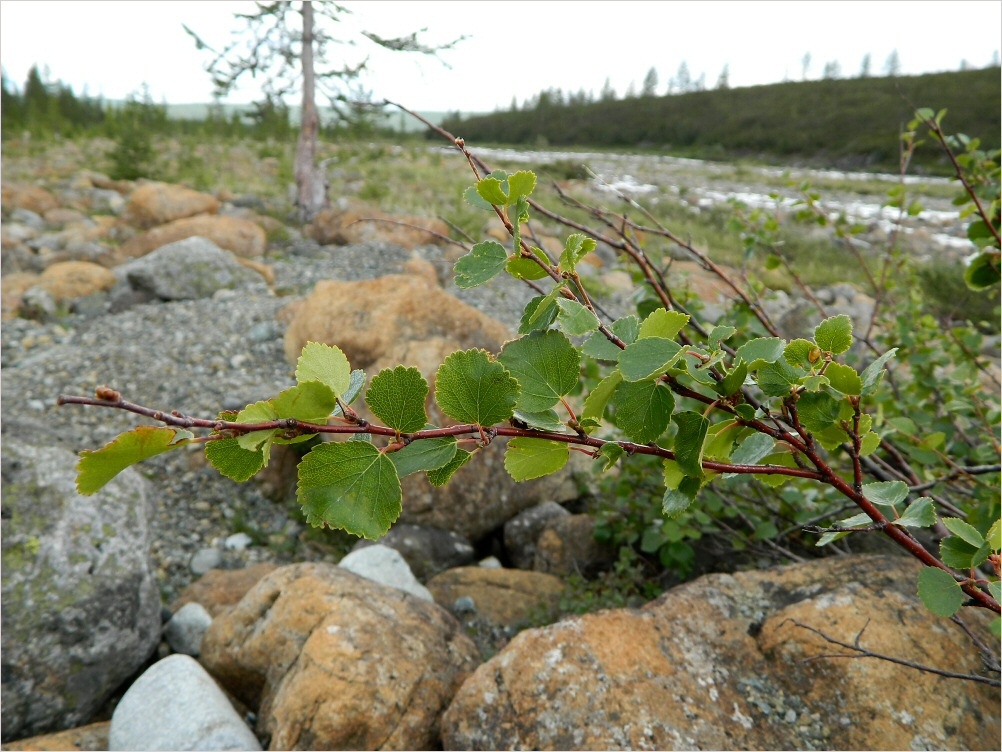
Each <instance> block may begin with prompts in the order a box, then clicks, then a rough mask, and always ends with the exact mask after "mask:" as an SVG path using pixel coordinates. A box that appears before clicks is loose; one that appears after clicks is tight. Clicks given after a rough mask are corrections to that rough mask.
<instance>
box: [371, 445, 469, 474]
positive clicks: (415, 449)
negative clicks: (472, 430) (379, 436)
mask: <svg viewBox="0 0 1002 752" xmlns="http://www.w3.org/2000/svg"><path fill="white" fill-rule="evenodd" d="M387 456H388V457H389V458H390V462H392V463H393V466H394V467H395V468H396V469H397V477H400V478H403V477H404V476H406V475H410V474H411V473H417V472H421V471H424V470H438V469H439V468H440V467H445V466H446V465H448V464H449V463H450V462H452V459H453V457H455V456H456V438H455V437H454V436H441V437H438V438H434V439H418V440H417V441H412V442H411V443H410V444H408V445H407V446H405V447H404V448H403V449H398V450H397V451H395V452H390V453H389V454H388V455H387Z"/></svg>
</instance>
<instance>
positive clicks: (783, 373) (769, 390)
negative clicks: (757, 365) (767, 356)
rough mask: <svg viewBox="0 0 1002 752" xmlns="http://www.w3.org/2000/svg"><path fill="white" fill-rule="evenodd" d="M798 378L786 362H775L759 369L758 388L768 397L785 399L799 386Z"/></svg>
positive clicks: (796, 373)
mask: <svg viewBox="0 0 1002 752" xmlns="http://www.w3.org/2000/svg"><path fill="white" fill-rule="evenodd" d="M800 376H801V374H800V373H798V372H797V371H795V370H794V369H793V367H792V366H790V365H789V364H788V363H787V362H786V361H783V360H777V361H776V362H775V363H769V364H767V365H764V366H762V368H761V369H759V372H758V386H759V389H761V390H762V391H763V392H764V393H765V394H767V395H768V396H770V397H786V396H789V394H790V393H791V391H792V390H793V387H794V386H796V385H797V384H799V382H800Z"/></svg>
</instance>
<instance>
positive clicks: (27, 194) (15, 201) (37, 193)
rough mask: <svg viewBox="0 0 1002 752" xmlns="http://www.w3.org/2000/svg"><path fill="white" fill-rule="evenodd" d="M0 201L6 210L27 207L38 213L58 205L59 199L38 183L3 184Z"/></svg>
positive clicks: (43, 212)
mask: <svg viewBox="0 0 1002 752" xmlns="http://www.w3.org/2000/svg"><path fill="white" fill-rule="evenodd" d="M2 203H3V208H4V209H6V210H7V211H11V210H13V209H27V210H28V211H31V212H35V214H39V215H41V214H45V212H47V211H49V210H50V209H55V208H56V207H57V206H59V200H58V199H57V198H56V197H55V196H53V195H52V194H51V193H49V192H48V191H47V190H45V189H44V188H42V187H41V186H38V185H5V186H4V187H3V196H2Z"/></svg>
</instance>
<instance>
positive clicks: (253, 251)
mask: <svg viewBox="0 0 1002 752" xmlns="http://www.w3.org/2000/svg"><path fill="white" fill-rule="evenodd" d="M192 237H202V238H207V239H209V240H211V241H212V242H213V243H215V244H216V245H218V246H219V247H220V248H223V249H225V250H227V251H231V252H232V253H234V254H235V255H237V256H240V257H243V258H253V257H260V256H261V255H263V254H264V251H265V247H266V245H267V240H266V238H265V232H264V230H263V229H261V227H260V226H258V225H257V224H255V223H254V222H251V221H249V220H246V219H239V218H237V217H220V216H216V215H211V216H199V217H185V218H183V219H175V220H174V221H172V222H168V223H167V224H164V225H160V226H159V227H154V228H153V229H151V230H148V231H146V232H144V233H142V234H141V235H136V236H135V237H133V238H130V239H129V240H127V241H125V242H124V243H122V245H121V247H120V248H119V249H118V255H119V256H120V257H121V258H122V259H130V258H139V257H140V256H145V255H146V254H147V253H149V252H150V251H154V250H156V249H157V248H161V247H163V246H165V245H167V244H168V243H174V242H177V241H178V240H184V239H185V238H192Z"/></svg>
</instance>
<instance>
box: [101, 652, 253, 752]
mask: <svg viewBox="0 0 1002 752" xmlns="http://www.w3.org/2000/svg"><path fill="white" fill-rule="evenodd" d="M108 743H109V746H108V749H109V750H159V749H199V750H211V749H237V750H239V749H245V750H259V749H261V743H260V742H259V741H258V739H257V737H256V736H254V733H253V732H252V731H251V730H250V728H248V726H247V724H246V723H244V721H243V719H242V718H241V717H240V716H239V715H238V714H237V711H236V710H234V709H233V705H232V704H230V701H229V700H228V699H227V698H226V695H225V694H223V692H222V690H220V689H219V687H218V686H217V685H216V683H215V682H214V681H213V680H212V677H211V676H209V675H208V674H207V673H206V671H205V669H204V668H202V667H201V666H200V665H199V664H198V661H196V660H195V659H194V658H191V657H190V656H187V655H171V656H168V657H167V658H164V659H163V660H161V661H157V662H156V663H154V664H153V665H152V666H151V667H150V668H148V669H146V671H144V672H143V674H142V676H140V677H139V678H138V679H136V681H135V682H134V683H133V684H132V686H131V687H129V690H128V691H127V692H126V693H125V695H123V696H122V699H121V700H119V702H118V705H116V706H115V712H114V714H112V716H111V728H110V730H109V732H108Z"/></svg>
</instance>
